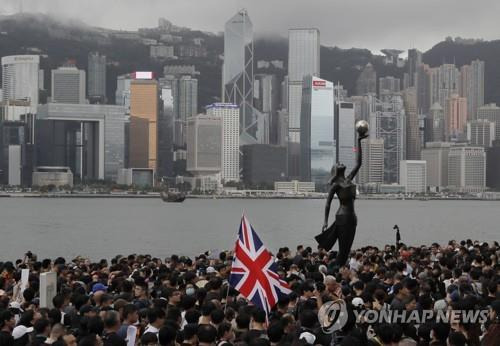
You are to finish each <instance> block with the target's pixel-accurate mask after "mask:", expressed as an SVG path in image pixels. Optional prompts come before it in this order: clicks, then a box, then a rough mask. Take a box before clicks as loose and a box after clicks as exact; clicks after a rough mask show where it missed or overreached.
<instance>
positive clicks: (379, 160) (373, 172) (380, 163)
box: [358, 138, 384, 184]
mask: <svg viewBox="0 0 500 346" xmlns="http://www.w3.org/2000/svg"><path fill="white" fill-rule="evenodd" d="M361 148H362V153H363V157H362V159H363V165H362V166H361V169H360V170H359V176H358V182H359V183H360V184H370V183H374V184H381V183H383V182H384V140H383V139H381V138H368V139H365V140H363V141H361Z"/></svg>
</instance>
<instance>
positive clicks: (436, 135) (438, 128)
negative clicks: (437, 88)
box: [430, 102, 446, 142]
mask: <svg viewBox="0 0 500 346" xmlns="http://www.w3.org/2000/svg"><path fill="white" fill-rule="evenodd" d="M430 119H431V121H430V124H431V126H432V140H431V142H444V141H445V139H446V135H445V127H446V125H445V118H444V110H443V107H441V105H440V104H439V103H438V102H436V103H434V104H433V105H432V106H431V108H430Z"/></svg>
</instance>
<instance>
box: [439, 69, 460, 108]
mask: <svg viewBox="0 0 500 346" xmlns="http://www.w3.org/2000/svg"><path fill="white" fill-rule="evenodd" d="M438 73H439V75H438V83H439V84H438V100H439V101H438V102H439V104H440V105H441V107H443V108H444V109H445V113H446V107H447V104H448V101H447V100H448V99H449V98H450V97H451V96H452V95H454V94H459V89H460V88H459V85H460V71H459V70H458V69H457V68H456V67H455V65H454V64H444V65H441V66H440V67H439V72H438Z"/></svg>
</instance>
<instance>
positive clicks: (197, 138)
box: [187, 114, 223, 176]
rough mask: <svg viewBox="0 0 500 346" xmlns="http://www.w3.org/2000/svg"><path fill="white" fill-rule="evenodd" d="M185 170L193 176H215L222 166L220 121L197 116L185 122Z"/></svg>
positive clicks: (215, 117)
mask: <svg viewBox="0 0 500 346" xmlns="http://www.w3.org/2000/svg"><path fill="white" fill-rule="evenodd" d="M187 123H188V127H187V170H188V171H189V172H191V173H193V174H194V175H198V176H203V175H215V174H219V173H220V172H221V169H222V167H221V164H222V138H223V133H222V119H221V117H219V116H211V115H204V114H199V115H197V116H194V117H191V118H189V119H188V120H187Z"/></svg>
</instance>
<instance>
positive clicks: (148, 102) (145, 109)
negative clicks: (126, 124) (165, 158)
mask: <svg viewBox="0 0 500 346" xmlns="http://www.w3.org/2000/svg"><path fill="white" fill-rule="evenodd" d="M158 104H159V92H158V82H157V81H156V80H153V79H135V80H133V81H132V82H131V83H130V130H129V131H130V134H129V137H130V139H129V168H153V169H155V170H156V169H157V167H158V166H157V165H158V155H157V150H158V108H159V107H158Z"/></svg>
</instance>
